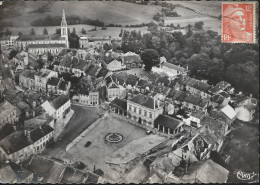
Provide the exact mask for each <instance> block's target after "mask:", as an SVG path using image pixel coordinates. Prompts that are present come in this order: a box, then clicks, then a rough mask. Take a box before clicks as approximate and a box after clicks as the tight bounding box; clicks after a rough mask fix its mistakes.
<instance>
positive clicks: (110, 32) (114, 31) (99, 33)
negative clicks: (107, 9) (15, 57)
mask: <svg viewBox="0 0 260 185" xmlns="http://www.w3.org/2000/svg"><path fill="white" fill-rule="evenodd" d="M31 28H34V30H35V33H36V34H39V35H41V34H43V29H44V28H46V29H47V30H48V34H54V33H55V31H56V29H57V28H60V26H47V27H42V26H37V27H8V29H9V30H10V31H11V32H12V33H13V34H14V35H17V34H18V33H19V32H22V33H23V34H29V33H30V31H31ZM68 28H69V29H70V31H72V30H73V28H75V30H76V33H77V35H83V34H82V33H81V29H82V28H84V29H85V30H86V31H87V32H86V35H88V36H90V37H92V36H93V37H103V36H104V35H105V36H111V37H112V38H113V37H118V36H119V33H120V31H121V29H123V30H127V31H133V30H137V31H139V30H140V31H141V33H147V32H148V30H147V26H144V27H141V28H120V27H107V29H106V30H102V29H101V28H98V27H97V30H96V31H89V30H91V29H93V28H94V26H90V25H83V24H79V25H69V26H68Z"/></svg>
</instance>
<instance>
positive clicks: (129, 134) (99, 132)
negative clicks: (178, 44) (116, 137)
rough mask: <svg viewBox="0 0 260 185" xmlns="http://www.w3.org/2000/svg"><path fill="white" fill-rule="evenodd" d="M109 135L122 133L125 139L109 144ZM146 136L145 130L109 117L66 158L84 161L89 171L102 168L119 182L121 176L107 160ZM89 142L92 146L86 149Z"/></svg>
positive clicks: (70, 151) (106, 174) (72, 149)
mask: <svg viewBox="0 0 260 185" xmlns="http://www.w3.org/2000/svg"><path fill="white" fill-rule="evenodd" d="M108 133H120V134H121V135H123V137H124V138H123V140H122V141H121V142H119V143H108V142H106V141H105V139H104V138H105V136H106V135H107V134H108ZM145 136H146V133H145V130H144V129H142V128H139V127H137V126H134V125H131V124H129V123H126V122H123V121H119V120H117V119H115V118H113V117H111V116H108V117H106V118H105V119H103V120H100V123H99V124H98V125H97V126H95V127H94V128H93V129H92V130H90V131H89V132H88V133H87V135H86V136H85V137H84V138H83V139H82V140H80V141H79V142H78V143H77V144H76V145H75V146H74V147H72V148H71V149H70V150H69V151H68V152H67V153H68V154H67V155H66V156H64V158H68V159H72V160H74V161H82V162H84V163H85V164H86V165H87V166H88V167H87V168H88V169H89V170H93V168H94V165H95V168H96V169H98V168H100V169H102V170H103V171H104V172H105V176H106V177H108V178H111V179H113V180H117V179H118V178H119V177H120V174H119V173H118V172H117V171H114V170H113V169H112V168H111V167H110V166H109V165H108V164H107V163H105V158H106V157H108V156H110V155H111V154H112V153H113V152H115V151H117V150H118V149H119V148H122V147H123V146H125V145H126V144H128V143H129V142H131V141H133V140H135V139H139V138H142V137H145ZM87 141H91V143H92V144H91V145H90V146H89V147H84V145H85V144H86V142H87Z"/></svg>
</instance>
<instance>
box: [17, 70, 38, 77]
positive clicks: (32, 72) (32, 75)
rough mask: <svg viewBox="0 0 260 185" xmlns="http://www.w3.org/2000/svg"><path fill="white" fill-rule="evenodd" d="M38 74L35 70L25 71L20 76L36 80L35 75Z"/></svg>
mask: <svg viewBox="0 0 260 185" xmlns="http://www.w3.org/2000/svg"><path fill="white" fill-rule="evenodd" d="M36 73H37V72H36V71H35V70H28V69H26V70H24V71H23V72H22V73H21V74H20V76H23V77H26V78H30V79H34V75H35V74H36Z"/></svg>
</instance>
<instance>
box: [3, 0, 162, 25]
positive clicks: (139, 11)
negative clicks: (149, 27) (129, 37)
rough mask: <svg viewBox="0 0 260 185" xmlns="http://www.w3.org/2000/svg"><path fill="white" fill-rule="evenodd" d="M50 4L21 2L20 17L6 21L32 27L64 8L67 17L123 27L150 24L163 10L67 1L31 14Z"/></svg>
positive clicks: (18, 9) (107, 3) (57, 14)
mask: <svg viewBox="0 0 260 185" xmlns="http://www.w3.org/2000/svg"><path fill="white" fill-rule="evenodd" d="M47 3H49V2H32V1H28V2H19V3H17V6H16V7H14V9H15V10H16V9H17V11H19V12H20V14H21V15H20V16H18V17H12V18H8V19H5V20H6V21H12V22H13V23H14V26H19V27H20V26H22V27H24V26H25V27H26V26H30V23H31V22H32V21H33V20H36V19H39V18H44V17H46V16H47V15H52V16H61V14H62V9H63V8H64V10H65V12H66V15H78V16H81V17H87V18H90V19H99V20H101V21H103V22H105V23H106V24H110V23H115V24H122V25H128V24H129V25H130V24H141V23H149V22H151V21H152V18H153V15H154V14H156V13H157V12H159V11H160V10H161V7H160V6H151V5H142V6H140V5H137V4H134V3H128V2H111V1H109V2H98V1H88V2H82V1H77V2H73V1H66V2H51V3H50V4H49V6H48V9H49V12H46V13H31V14H29V12H31V11H34V10H36V9H38V8H39V7H41V6H42V5H46V4H47Z"/></svg>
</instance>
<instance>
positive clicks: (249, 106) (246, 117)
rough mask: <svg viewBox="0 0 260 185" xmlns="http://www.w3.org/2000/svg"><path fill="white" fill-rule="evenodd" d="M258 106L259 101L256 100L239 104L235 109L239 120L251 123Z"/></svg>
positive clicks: (252, 99)
mask: <svg viewBox="0 0 260 185" xmlns="http://www.w3.org/2000/svg"><path fill="white" fill-rule="evenodd" d="M256 106H257V100H256V99H254V98H248V99H246V100H244V101H242V102H240V103H239V104H238V106H237V107H236V108H235V111H236V112H237V118H238V119H239V120H241V121H245V122H249V121H251V120H252V119H253V114H254V113H255V109H256Z"/></svg>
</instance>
